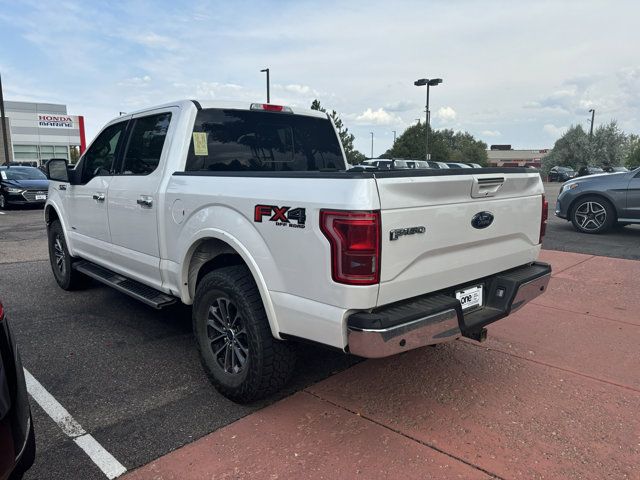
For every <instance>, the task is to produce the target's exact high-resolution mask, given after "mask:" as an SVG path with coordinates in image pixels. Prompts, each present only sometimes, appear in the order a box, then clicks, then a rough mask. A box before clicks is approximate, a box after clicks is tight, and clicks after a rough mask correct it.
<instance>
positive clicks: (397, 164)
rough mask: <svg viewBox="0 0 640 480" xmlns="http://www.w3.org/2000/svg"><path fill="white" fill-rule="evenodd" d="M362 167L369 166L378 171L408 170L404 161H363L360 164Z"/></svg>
mask: <svg viewBox="0 0 640 480" xmlns="http://www.w3.org/2000/svg"><path fill="white" fill-rule="evenodd" d="M362 164H363V165H370V166H373V167H378V168H379V169H380V170H396V169H408V168H412V167H409V165H408V163H407V161H406V160H399V159H389V160H377V159H371V160H365V161H364V162H362Z"/></svg>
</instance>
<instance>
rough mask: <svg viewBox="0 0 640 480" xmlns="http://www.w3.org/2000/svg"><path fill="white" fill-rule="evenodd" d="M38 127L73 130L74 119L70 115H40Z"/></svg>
mask: <svg viewBox="0 0 640 480" xmlns="http://www.w3.org/2000/svg"><path fill="white" fill-rule="evenodd" d="M38 127H46V128H73V118H72V117H70V116H69V115H38Z"/></svg>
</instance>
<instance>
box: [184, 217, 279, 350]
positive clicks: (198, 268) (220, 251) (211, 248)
mask: <svg viewBox="0 0 640 480" xmlns="http://www.w3.org/2000/svg"><path fill="white" fill-rule="evenodd" d="M231 265H244V266H246V267H247V268H248V269H249V271H250V272H251V275H252V277H253V280H254V281H255V283H256V286H257V287H258V291H259V292H260V297H261V299H262V304H263V306H264V309H265V312H266V314H267V319H268V320H269V326H270V328H271V333H272V334H273V336H274V337H276V338H278V339H280V338H281V337H280V335H279V328H278V323H277V319H276V315H275V310H274V307H273V303H272V302H271V296H270V295H269V290H268V288H267V284H266V281H265V279H264V276H263V275H262V272H261V271H260V268H259V267H258V264H257V263H256V261H255V260H254V258H253V257H252V255H251V254H250V253H249V251H248V250H247V249H246V248H245V247H244V246H243V245H242V244H241V243H240V242H239V241H238V240H237V239H235V238H234V237H232V236H231V235H229V234H227V233H226V232H221V231H215V230H213V229H211V230H209V231H207V232H201V234H200V236H199V237H198V238H196V239H194V240H193V242H192V243H191V245H190V247H189V248H188V249H187V251H186V253H185V255H184V258H183V261H182V271H181V292H180V294H181V299H182V301H183V302H184V303H186V304H192V303H193V299H194V296H195V291H196V287H197V285H198V283H199V281H200V280H201V279H202V277H204V275H206V274H207V273H209V272H211V271H213V270H216V269H218V268H222V267H227V266H231Z"/></svg>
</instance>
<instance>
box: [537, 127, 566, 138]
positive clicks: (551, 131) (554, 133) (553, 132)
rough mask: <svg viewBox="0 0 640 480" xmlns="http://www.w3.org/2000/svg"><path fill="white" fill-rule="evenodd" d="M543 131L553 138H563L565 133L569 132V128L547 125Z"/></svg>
mask: <svg viewBox="0 0 640 480" xmlns="http://www.w3.org/2000/svg"><path fill="white" fill-rule="evenodd" d="M542 130H544V132H545V133H546V134H548V135H549V136H551V137H553V138H558V137H561V136H562V134H563V133H564V132H566V131H567V127H556V126H555V125H554V124H552V123H547V124H545V125H544V127H542Z"/></svg>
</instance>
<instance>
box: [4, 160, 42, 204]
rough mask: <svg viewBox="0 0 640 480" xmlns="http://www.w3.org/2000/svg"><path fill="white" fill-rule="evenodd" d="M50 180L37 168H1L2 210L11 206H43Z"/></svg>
mask: <svg viewBox="0 0 640 480" xmlns="http://www.w3.org/2000/svg"><path fill="white" fill-rule="evenodd" d="M48 190H49V180H47V177H46V175H45V174H44V173H42V172H41V171H40V170H38V169H37V168H35V167H21V166H18V167H16V166H13V167H12V166H9V167H0V209H5V208H8V207H9V206H11V205H42V206H44V203H45V202H46V201H47V195H48Z"/></svg>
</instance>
